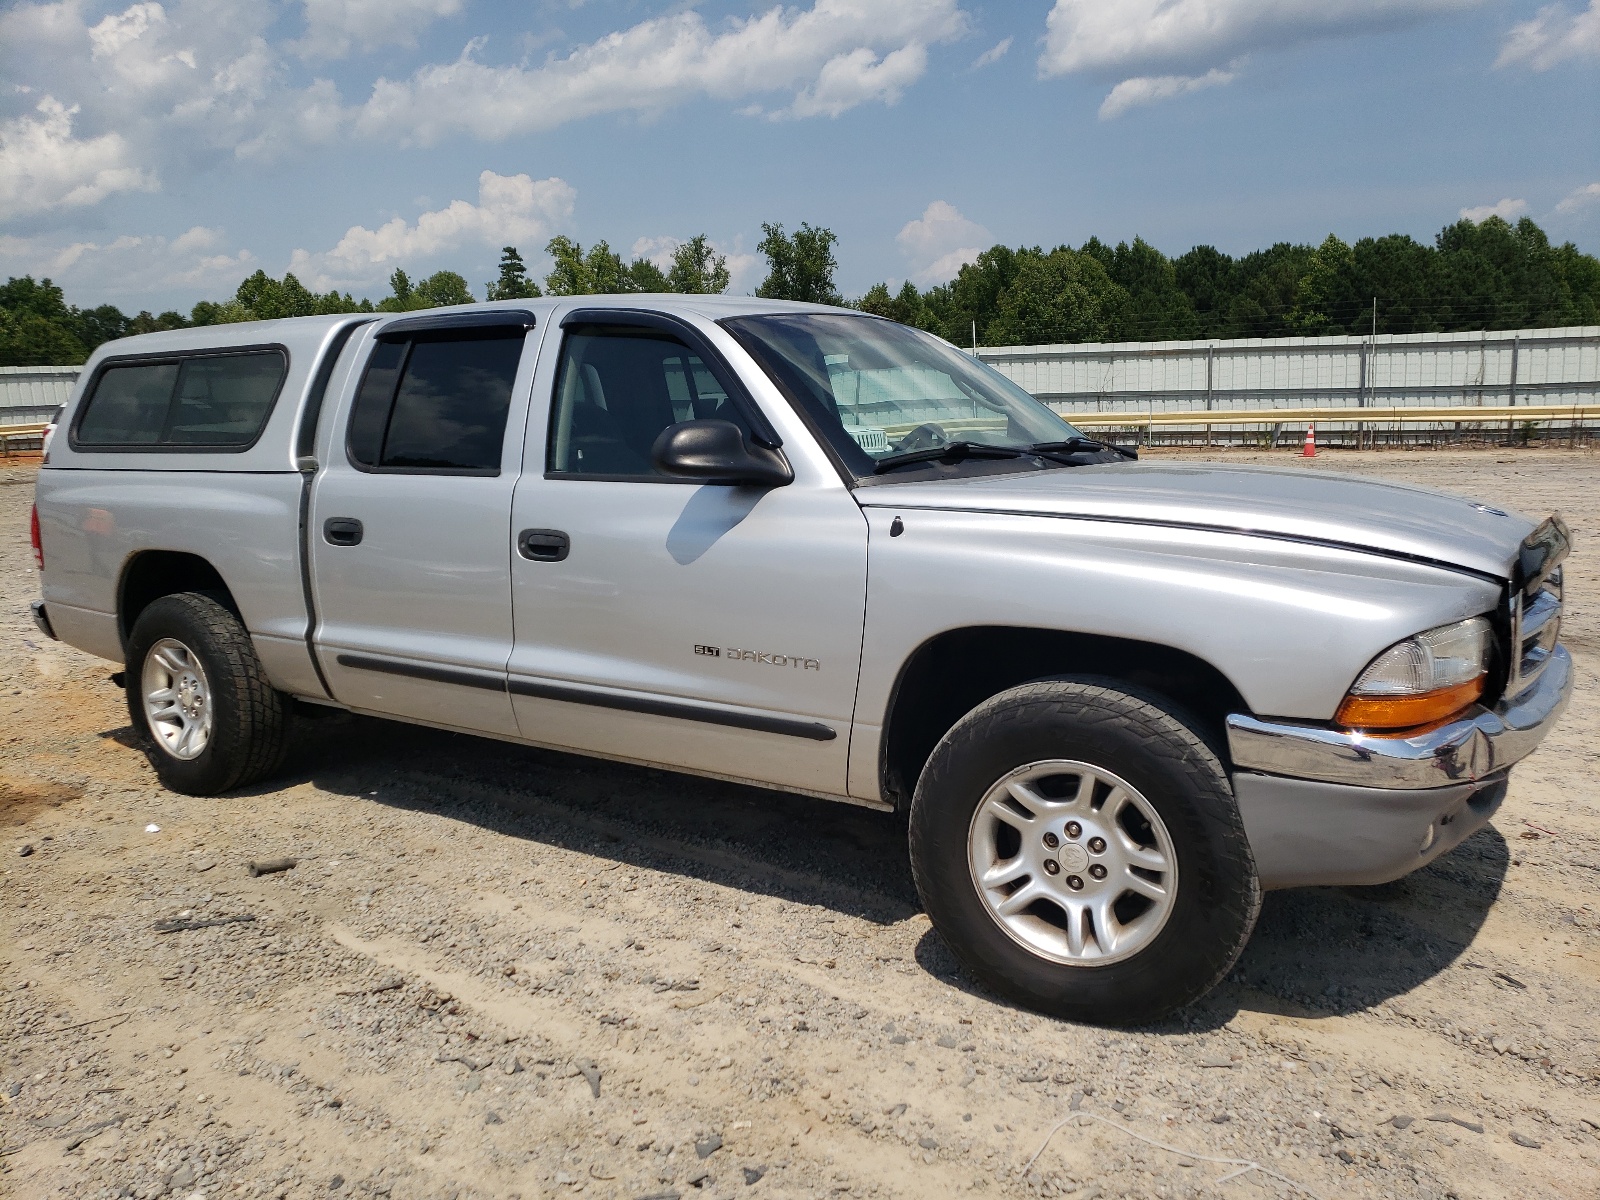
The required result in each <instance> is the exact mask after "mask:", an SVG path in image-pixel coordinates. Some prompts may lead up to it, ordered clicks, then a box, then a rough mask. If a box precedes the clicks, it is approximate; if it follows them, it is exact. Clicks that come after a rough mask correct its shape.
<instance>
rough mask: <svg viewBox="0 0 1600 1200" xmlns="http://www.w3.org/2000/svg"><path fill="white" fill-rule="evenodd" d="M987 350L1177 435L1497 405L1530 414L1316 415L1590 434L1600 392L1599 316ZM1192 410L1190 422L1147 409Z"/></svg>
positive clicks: (1035, 387) (1061, 404)
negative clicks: (1318, 413) (1571, 324)
mask: <svg viewBox="0 0 1600 1200" xmlns="http://www.w3.org/2000/svg"><path fill="white" fill-rule="evenodd" d="M977 354H978V357H979V358H981V359H982V360H983V361H985V362H987V363H990V364H991V365H993V366H994V367H995V368H996V369H998V370H999V371H1001V372H1002V373H1003V374H1005V375H1006V376H1008V377H1009V378H1010V379H1012V380H1014V381H1015V382H1016V383H1017V384H1018V385H1020V386H1021V387H1022V388H1024V389H1025V390H1027V391H1028V392H1030V393H1032V394H1033V395H1035V396H1037V397H1038V398H1039V399H1041V400H1043V401H1044V402H1045V403H1047V404H1049V405H1050V406H1051V407H1052V408H1054V409H1056V410H1057V411H1059V412H1061V413H1062V415H1063V416H1066V417H1067V418H1068V419H1071V418H1072V417H1073V416H1074V415H1075V414H1088V413H1094V414H1097V415H1099V419H1098V420H1097V421H1096V422H1095V424H1096V425H1098V426H1100V427H1104V422H1105V418H1106V417H1108V416H1110V415H1113V414H1116V415H1120V414H1124V413H1126V414H1127V418H1128V420H1127V422H1126V428H1128V429H1130V430H1138V429H1141V428H1144V429H1148V430H1149V431H1150V433H1151V434H1152V435H1153V434H1154V431H1155V429H1156V427H1157V426H1158V425H1159V427H1160V429H1161V431H1162V433H1161V436H1162V438H1163V439H1164V440H1173V441H1193V440H1198V439H1201V438H1204V439H1206V440H1219V441H1244V442H1256V443H1259V442H1261V441H1262V440H1263V439H1267V438H1271V437H1272V436H1274V429H1273V427H1274V425H1281V424H1282V423H1283V422H1282V421H1274V420H1273V416H1274V415H1275V410H1287V409H1293V410H1306V409H1344V410H1351V409H1365V408H1374V409H1389V410H1393V409H1397V408H1410V407H1416V408H1418V409H1436V408H1457V407H1459V408H1467V407H1500V406H1503V407H1506V408H1516V409H1519V410H1526V416H1523V415H1522V413H1521V412H1520V411H1519V412H1518V414H1516V416H1515V418H1514V419H1508V421H1507V422H1506V424H1505V426H1504V427H1486V426H1484V425H1483V424H1482V423H1481V422H1470V423H1469V424H1468V425H1467V426H1466V427H1465V434H1464V431H1463V430H1462V429H1458V428H1457V427H1456V425H1457V423H1456V422H1454V421H1451V420H1448V419H1438V420H1415V419H1413V420H1407V421H1405V422H1403V423H1402V422H1398V421H1383V420H1381V419H1378V420H1373V421H1351V420H1349V419H1348V417H1347V416H1346V414H1344V413H1341V414H1340V416H1344V417H1346V419H1344V420H1329V421H1327V422H1326V423H1324V422H1321V421H1319V422H1318V430H1317V432H1318V436H1319V438H1322V437H1324V436H1326V437H1327V439H1328V440H1331V441H1335V442H1340V441H1346V442H1357V441H1374V440H1378V441H1393V440H1417V439H1423V440H1441V439H1443V440H1451V439H1454V438H1456V437H1458V436H1463V435H1467V436H1481V435H1482V432H1483V431H1484V430H1485V429H1488V431H1489V432H1490V435H1491V436H1494V437H1496V438H1500V439H1503V438H1505V437H1507V436H1512V437H1522V438H1535V437H1539V438H1542V437H1546V436H1552V435H1555V436H1560V437H1563V438H1568V437H1588V436H1592V435H1593V434H1594V433H1595V432H1596V429H1595V425H1596V422H1595V420H1594V419H1593V418H1592V417H1591V416H1589V415H1588V414H1583V413H1582V410H1581V409H1580V410H1578V412H1577V413H1575V412H1574V411H1573V406H1575V405H1577V406H1588V405H1594V404H1596V403H1600V327H1594V326H1583V327H1578V328H1570V329H1521V330H1511V331H1503V332H1495V333H1434V334H1379V335H1378V336H1376V337H1323V338H1273V339H1267V338H1250V339H1243V340H1238V341H1211V342H1118V343H1107V344H1083V345H1062V346H998V347H980V348H979V349H978V351H977ZM1254 410H1260V411H1261V412H1262V416H1263V419H1262V421H1261V422H1260V423H1259V424H1257V425H1253V426H1252V425H1248V424H1240V423H1238V422H1237V420H1236V419H1235V421H1234V423H1232V424H1230V425H1229V426H1228V427H1227V428H1226V429H1223V428H1221V427H1220V426H1218V427H1213V428H1212V429H1210V430H1208V429H1207V427H1206V424H1205V419H1204V416H1203V415H1202V414H1204V413H1205V412H1208V411H1210V412H1216V413H1218V414H1219V417H1220V414H1222V413H1223V412H1227V413H1229V414H1230V415H1231V416H1233V417H1235V418H1237V415H1238V414H1239V413H1241V412H1248V411H1254ZM1563 410H1565V411H1563ZM1191 411H1192V412H1194V413H1195V414H1196V418H1195V421H1194V422H1193V423H1191V424H1181V423H1173V421H1174V419H1173V418H1172V417H1167V418H1165V419H1164V420H1161V421H1159V422H1156V421H1152V420H1150V418H1151V417H1152V416H1155V415H1157V414H1168V413H1182V412H1191ZM1579 414H1582V415H1579ZM1330 415H1331V414H1330ZM1419 415H1420V414H1419ZM1463 415H1466V414H1463ZM1374 416H1375V417H1376V416H1378V414H1374ZM1141 418H1144V419H1143V420H1141ZM1301 431H1303V426H1302V427H1301ZM1279 432H1281V431H1279Z"/></svg>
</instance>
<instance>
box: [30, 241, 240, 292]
mask: <svg viewBox="0 0 1600 1200" xmlns="http://www.w3.org/2000/svg"><path fill="white" fill-rule="evenodd" d="M224 243H225V235H224V233H223V231H222V230H221V229H210V228H207V227H205V226H203V225H196V226H194V227H193V228H192V229H189V230H188V231H186V232H184V233H182V234H179V235H178V236H177V237H175V238H166V237H160V236H156V235H149V234H145V235H137V234H123V235H122V236H120V237H117V238H113V239H112V240H111V241H109V242H93V241H76V242H69V243H66V244H60V243H57V242H52V241H50V240H49V239H47V238H43V237H36V238H21V237H0V274H12V275H23V274H32V275H47V276H50V277H51V278H52V279H54V280H55V282H56V283H58V284H61V285H62V286H63V287H64V288H66V289H67V291H68V293H69V295H78V294H82V293H84V292H91V291H92V292H93V294H94V296H95V297H96V301H95V302H96V303H106V302H112V303H115V302H118V301H120V302H122V303H123V304H124V305H128V306H131V307H135V308H145V307H149V300H148V297H149V296H150V294H151V293H152V292H159V291H160V290H161V289H163V288H181V289H183V291H184V292H185V293H190V294H192V293H193V292H195V291H197V290H198V291H205V290H211V291H214V292H218V293H219V294H220V293H221V292H232V291H233V289H234V288H235V287H236V286H238V283H239V280H241V279H243V278H244V277H245V276H246V275H248V274H249V273H250V272H251V271H253V270H255V269H256V267H257V265H258V264H257V262H256V257H255V255H254V254H252V253H251V252H250V251H249V250H246V249H239V250H236V251H234V252H233V253H231V254H230V253H227V252H226V251H225V250H223V249H222V248H221V247H222V246H223V245H224Z"/></svg>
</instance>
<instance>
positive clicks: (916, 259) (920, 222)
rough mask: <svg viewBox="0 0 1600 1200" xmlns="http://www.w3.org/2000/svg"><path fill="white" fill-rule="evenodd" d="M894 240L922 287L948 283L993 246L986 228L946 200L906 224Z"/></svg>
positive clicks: (925, 210)
mask: <svg viewBox="0 0 1600 1200" xmlns="http://www.w3.org/2000/svg"><path fill="white" fill-rule="evenodd" d="M894 240H895V241H896V242H897V243H899V246H900V252H901V253H902V254H903V255H905V257H906V261H907V262H908V263H909V264H910V266H911V276H912V278H913V279H915V280H916V281H917V282H918V283H920V284H923V285H927V284H934V283H945V282H948V281H949V280H950V279H953V278H954V277H955V275H956V273H957V272H958V271H960V270H961V268H962V266H963V265H965V264H966V263H969V262H972V261H973V260H974V259H976V258H977V257H978V255H979V254H981V253H982V252H983V251H984V250H985V249H986V248H987V247H989V246H991V245H993V244H994V237H993V235H992V234H990V232H989V231H988V230H987V229H985V228H984V227H983V226H982V225H979V224H978V223H977V222H976V221H971V220H968V219H967V218H966V217H964V216H962V215H961V213H960V211H959V210H957V209H956V207H955V206H954V205H953V204H948V203H946V202H945V201H943V200H935V201H934V202H933V203H932V204H930V205H928V207H927V208H926V209H924V210H923V212H922V216H920V217H918V218H917V219H916V220H915V221H907V222H906V224H905V227H904V228H902V229H901V230H900V232H899V233H897V234H896V235H895V239H894Z"/></svg>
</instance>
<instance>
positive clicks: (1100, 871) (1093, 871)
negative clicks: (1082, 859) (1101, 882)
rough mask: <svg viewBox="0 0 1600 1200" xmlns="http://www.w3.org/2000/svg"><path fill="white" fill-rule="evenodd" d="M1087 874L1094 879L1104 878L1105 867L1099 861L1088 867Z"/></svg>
mask: <svg viewBox="0 0 1600 1200" xmlns="http://www.w3.org/2000/svg"><path fill="white" fill-rule="evenodd" d="M1089 874H1090V876H1091V877H1092V878H1094V879H1104V878H1105V877H1106V869H1105V868H1104V867H1102V866H1101V865H1100V864H1099V863H1095V864H1094V865H1093V866H1091V867H1090V868H1089Z"/></svg>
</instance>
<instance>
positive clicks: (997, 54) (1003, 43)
mask: <svg viewBox="0 0 1600 1200" xmlns="http://www.w3.org/2000/svg"><path fill="white" fill-rule="evenodd" d="M1009 49H1011V39H1010V38H1002V39H1001V40H1000V41H998V42H996V43H995V44H994V45H993V46H990V47H989V49H987V50H985V51H984V52H983V53H982V54H980V55H978V57H977V58H975V59H973V60H972V66H971V68H970V69H971V70H973V71H981V70H983V68H984V67H987V66H989V65H991V64H992V63H997V62H999V61H1000V60H1001V59H1002V58H1004V57H1005V56H1006V51H1007V50H1009Z"/></svg>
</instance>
